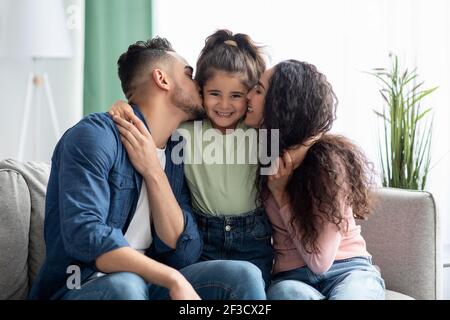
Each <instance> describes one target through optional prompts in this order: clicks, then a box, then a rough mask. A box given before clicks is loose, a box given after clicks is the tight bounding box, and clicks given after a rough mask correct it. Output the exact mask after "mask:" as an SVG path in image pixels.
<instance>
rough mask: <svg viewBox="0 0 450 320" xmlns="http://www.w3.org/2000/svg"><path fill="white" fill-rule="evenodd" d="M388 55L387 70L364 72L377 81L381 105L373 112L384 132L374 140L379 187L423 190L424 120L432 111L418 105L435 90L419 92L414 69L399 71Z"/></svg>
mask: <svg viewBox="0 0 450 320" xmlns="http://www.w3.org/2000/svg"><path fill="white" fill-rule="evenodd" d="M389 56H390V57H391V59H392V65H391V69H390V70H389V71H388V70H386V69H385V68H375V69H373V70H372V72H367V73H369V74H371V75H372V76H374V77H375V78H377V79H378V80H379V81H380V83H381V89H380V90H379V92H380V94H381V96H382V97H383V101H384V103H385V105H384V107H383V111H382V112H379V111H376V110H374V113H375V114H376V115H377V116H378V117H379V118H381V119H382V121H383V129H384V130H383V131H379V139H378V148H379V155H380V162H381V169H382V174H383V179H382V181H383V186H385V187H394V188H403V189H415V190H418V189H419V190H423V189H424V188H425V186H426V180H427V176H428V172H429V169H430V159H431V141H432V129H433V120H431V121H428V116H429V115H430V112H431V111H432V108H430V107H429V108H427V109H423V108H422V106H421V102H422V100H423V99H424V98H425V97H427V96H429V95H430V94H431V93H433V92H434V91H435V90H436V89H437V87H434V88H430V89H424V90H422V89H421V87H422V86H423V84H424V82H420V83H417V79H418V74H417V69H413V70H412V71H409V70H408V69H406V70H404V71H400V70H399V61H398V57H397V56H396V55H392V54H390V55H389ZM382 141H384V143H382Z"/></svg>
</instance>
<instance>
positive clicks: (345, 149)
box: [246, 60, 385, 300]
mask: <svg viewBox="0 0 450 320" xmlns="http://www.w3.org/2000/svg"><path fill="white" fill-rule="evenodd" d="M248 100H249V101H248V105H249V112H248V114H247V117H246V123H248V124H249V125H253V126H255V127H259V126H262V127H264V128H266V129H268V130H272V129H277V130H279V131H278V132H279V138H280V140H279V141H280V150H284V154H283V156H282V157H281V158H279V159H278V160H279V161H277V162H278V169H277V171H276V172H275V173H274V174H273V175H271V176H260V177H259V181H258V185H259V190H260V195H261V199H262V201H263V202H264V204H265V207H266V210H267V214H268V216H269V219H270V221H271V223H272V226H273V229H274V234H273V246H274V251H275V264H274V270H273V273H274V279H273V283H272V284H271V286H270V288H269V290H268V293H267V298H268V299H299V300H304V299H314V300H315V299H346V300H349V299H384V297H385V292H384V291H385V290H384V281H383V279H382V278H381V275H380V273H379V272H378V270H377V269H376V268H375V267H374V266H373V265H372V260H371V255H370V254H369V253H368V252H367V250H366V243H365V241H364V238H363V237H362V235H361V228H360V226H358V225H356V223H355V218H359V219H363V218H366V217H367V215H368V213H369V187H370V183H369V182H370V177H371V176H370V173H371V170H370V166H369V163H368V161H367V159H366V157H365V156H364V154H363V153H362V151H360V150H359V148H358V147H357V146H355V145H354V144H353V143H352V142H350V141H349V140H348V139H346V138H344V137H342V136H337V135H332V134H326V132H327V131H329V130H330V129H331V126H332V123H333V121H334V119H335V109H336V104H337V100H336V97H335V95H334V93H333V90H332V87H331V85H330V84H329V82H328V81H327V79H326V78H325V76H324V75H323V74H321V73H320V72H318V71H317V69H316V68H315V67H314V66H313V65H311V64H308V63H304V62H299V61H296V60H288V61H283V62H281V63H279V64H277V65H276V66H275V67H273V68H272V69H269V70H267V71H266V72H264V74H263V76H262V77H261V79H260V81H259V82H258V85H256V86H255V87H254V88H253V89H252V90H251V91H250V93H249V95H248Z"/></svg>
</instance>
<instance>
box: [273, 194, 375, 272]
mask: <svg viewBox="0 0 450 320" xmlns="http://www.w3.org/2000/svg"><path fill="white" fill-rule="evenodd" d="M265 205H266V211H267V215H268V217H269V220H270V222H271V223H272V227H273V247H274V251H275V265H274V270H273V273H274V274H276V273H278V272H281V271H288V270H292V269H296V268H299V267H303V266H305V265H307V266H308V267H309V268H310V269H311V271H313V272H314V273H316V274H321V273H324V272H326V271H327V270H328V269H330V267H331V265H332V264H333V262H334V261H335V260H340V259H347V258H352V257H356V256H370V254H369V253H368V252H367V250H366V242H365V241H364V239H363V237H362V236H361V227H360V226H357V225H356V223H355V219H354V217H353V211H352V208H351V207H349V206H346V207H343V208H342V209H343V210H345V211H344V212H345V213H344V220H345V221H348V230H345V228H344V227H342V228H341V231H339V230H338V228H337V226H336V225H335V224H333V223H330V222H326V223H325V225H324V228H323V229H322V231H321V233H320V234H319V238H318V242H317V247H318V249H319V251H320V252H319V253H313V254H310V253H307V252H306V251H305V250H304V248H303V246H302V245H301V242H300V239H299V238H298V237H293V235H295V234H298V233H296V232H294V231H296V230H293V229H292V226H291V224H290V223H289V221H290V219H291V217H292V212H291V209H290V206H289V205H285V206H283V207H282V208H281V209H280V208H279V207H278V205H277V203H276V202H275V200H274V198H273V197H270V198H269V199H268V200H267V201H266V203H265ZM344 225H345V224H344Z"/></svg>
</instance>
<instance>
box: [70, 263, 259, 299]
mask: <svg viewBox="0 0 450 320" xmlns="http://www.w3.org/2000/svg"><path fill="white" fill-rule="evenodd" d="M180 272H181V273H182V274H183V275H184V276H185V277H186V279H187V280H188V281H189V282H190V283H191V284H192V286H193V287H194V289H195V290H196V291H197V293H198V295H199V296H200V297H201V298H202V299H205V300H265V299H266V294H265V291H264V282H263V280H262V278H261V272H260V271H259V269H258V268H257V267H255V266H254V265H253V264H251V263H249V262H245V261H231V260H230V261H205V262H198V263H195V264H193V265H190V266H188V267H185V268H183V269H181V270H180ZM62 299H63V300H167V299H170V297H169V290H168V289H166V288H163V287H160V286H157V285H153V284H148V283H147V282H146V281H145V280H144V279H143V278H142V277H140V276H139V275H137V274H135V273H131V272H117V273H110V274H107V275H104V276H102V277H96V276H94V277H91V278H89V279H88V280H87V281H86V282H85V283H84V284H83V285H82V286H81V288H80V289H78V290H77V289H72V290H69V291H68V292H67V293H66V294H65V295H64V296H63V297H62Z"/></svg>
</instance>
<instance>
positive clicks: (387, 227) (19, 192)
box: [0, 160, 443, 300]
mask: <svg viewBox="0 0 450 320" xmlns="http://www.w3.org/2000/svg"><path fill="white" fill-rule="evenodd" d="M49 170H50V167H49V165H48V164H46V163H36V162H28V163H21V162H18V161H15V160H4V161H0V221H1V223H0V299H2V300H3V299H24V298H25V297H26V295H27V293H28V291H29V289H30V286H31V284H32V282H33V280H34V278H35V276H36V274H37V272H38V271H39V267H40V265H41V263H42V261H43V258H44V252H45V247H44V241H43V220H44V200H45V190H46V184H47V180H48V175H49ZM377 196H378V201H377V203H376V206H375V207H374V212H373V215H372V216H371V217H370V218H369V220H367V221H362V222H361V224H362V228H363V231H362V232H363V236H364V237H365V239H366V241H367V246H368V250H369V252H370V253H371V254H372V255H373V261H374V263H375V264H377V265H378V266H379V267H380V269H381V273H382V276H383V278H384V279H385V281H386V286H387V289H388V291H387V299H411V298H415V299H440V298H441V297H442V272H443V269H442V262H441V256H440V254H441V253H440V239H439V236H440V235H439V219H438V215H437V211H436V207H435V203H434V200H433V197H432V195H431V194H429V193H426V192H416V191H405V190H398V189H381V190H379V191H377Z"/></svg>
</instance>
